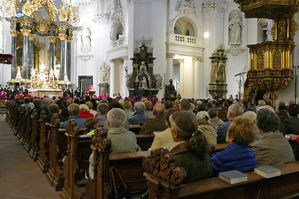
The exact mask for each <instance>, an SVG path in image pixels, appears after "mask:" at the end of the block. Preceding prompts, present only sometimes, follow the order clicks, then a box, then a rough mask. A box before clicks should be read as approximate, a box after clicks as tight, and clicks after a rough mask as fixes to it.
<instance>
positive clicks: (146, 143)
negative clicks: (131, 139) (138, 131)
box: [136, 134, 155, 151]
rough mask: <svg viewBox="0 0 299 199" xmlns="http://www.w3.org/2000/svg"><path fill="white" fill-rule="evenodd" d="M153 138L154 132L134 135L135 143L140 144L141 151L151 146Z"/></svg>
mask: <svg viewBox="0 0 299 199" xmlns="http://www.w3.org/2000/svg"><path fill="white" fill-rule="evenodd" d="M154 138H155V135H154V134H149V135H136V139H137V144H138V145H139V146H140V148H141V150H142V151H147V150H148V149H149V148H150V147H151V146H152V143H153V140H154Z"/></svg>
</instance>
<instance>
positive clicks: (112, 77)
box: [110, 60, 115, 97]
mask: <svg viewBox="0 0 299 199" xmlns="http://www.w3.org/2000/svg"><path fill="white" fill-rule="evenodd" d="M114 65H115V63H114V60H111V62H110V66H111V68H110V96H111V97H112V96H113V94H114V91H115V80H114V78H115V75H114V73H115V72H114V71H115V66H114Z"/></svg>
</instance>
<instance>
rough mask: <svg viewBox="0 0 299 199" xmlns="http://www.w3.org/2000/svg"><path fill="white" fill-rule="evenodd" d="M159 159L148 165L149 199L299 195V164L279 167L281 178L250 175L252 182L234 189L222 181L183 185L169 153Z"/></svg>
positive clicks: (239, 184)
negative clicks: (172, 164) (172, 165)
mask: <svg viewBox="0 0 299 199" xmlns="http://www.w3.org/2000/svg"><path fill="white" fill-rule="evenodd" d="M155 155H159V157H160V158H161V157H162V159H157V158H156V157H151V158H150V159H148V160H146V161H145V163H144V165H145V170H146V172H145V173H144V176H145V177H146V179H147V182H148V187H149V199H153V198H161V199H177V198H215V199H216V198H224V199H225V198H230V199H235V198H236V199H237V198H245V199H246V198H248V199H249V198H282V197H287V196H293V195H295V194H299V180H298V178H299V162H292V163H287V164H282V165H277V166H275V167H276V168H278V169H280V170H281V175H280V176H277V177H274V178H269V179H266V178H263V177H261V176H259V175H257V174H255V173H253V172H246V173H245V174H246V175H247V176H248V181H245V182H242V183H238V184H233V185H231V184H228V183H226V182H224V181H222V180H220V179H219V178H218V177H214V178H208V179H204V180H200V181H197V182H193V183H188V184H182V182H183V179H184V174H183V172H182V170H181V169H180V168H174V167H171V162H172V156H171V155H169V154H168V153H167V152H165V151H159V152H156V154H155ZM157 165H158V166H157ZM283 182H285V183H283Z"/></svg>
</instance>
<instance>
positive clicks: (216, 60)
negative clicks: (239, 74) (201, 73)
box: [209, 45, 227, 99]
mask: <svg viewBox="0 0 299 199" xmlns="http://www.w3.org/2000/svg"><path fill="white" fill-rule="evenodd" d="M210 59H211V73H210V74H211V76H210V84H209V93H210V94H211V95H212V97H213V98H214V99H217V98H224V97H225V96H226V93H227V84H226V72H225V68H226V60H227V55H226V53H225V50H224V48H223V46H222V45H221V46H220V47H219V48H217V49H216V50H214V52H213V54H212V56H211V57H210Z"/></svg>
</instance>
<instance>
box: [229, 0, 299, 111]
mask: <svg viewBox="0 0 299 199" xmlns="http://www.w3.org/2000/svg"><path fill="white" fill-rule="evenodd" d="M234 1H235V2H236V3H238V4H239V5H240V9H241V11H243V12H244V13H245V17H247V18H268V19H273V21H274V25H273V28H272V30H271V34H272V36H273V41H266V42H263V43H260V44H255V45H248V48H249V49H250V50H249V53H250V70H249V72H248V73H247V80H246V83H245V92H244V93H245V98H246V99H247V100H248V101H251V100H255V101H257V100H259V99H263V98H264V97H265V96H268V97H269V98H270V101H271V102H272V105H275V100H276V98H277V94H276V93H275V92H276V91H278V90H279V89H282V88H284V87H286V86H287V85H288V84H289V82H290V81H291V79H292V74H293V73H292V58H293V49H294V46H295V45H294V36H295V32H296V30H297V24H296V22H295V20H294V19H293V16H294V14H295V13H296V12H297V10H298V1H289V0H280V1H268V0H255V1H252V0H234Z"/></svg>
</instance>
